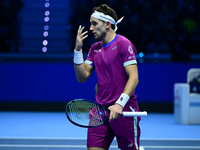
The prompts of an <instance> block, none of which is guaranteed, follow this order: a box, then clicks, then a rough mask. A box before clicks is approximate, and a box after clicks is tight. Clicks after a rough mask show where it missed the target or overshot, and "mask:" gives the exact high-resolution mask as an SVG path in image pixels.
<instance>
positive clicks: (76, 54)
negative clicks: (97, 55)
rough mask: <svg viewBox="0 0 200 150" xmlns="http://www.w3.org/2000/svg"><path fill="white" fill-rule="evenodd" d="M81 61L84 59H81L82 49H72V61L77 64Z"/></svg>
mask: <svg viewBox="0 0 200 150" xmlns="http://www.w3.org/2000/svg"><path fill="white" fill-rule="evenodd" d="M83 62H84V60H83V53H82V50H80V51H75V50H74V63H75V64H78V65H79V64H82V63H83Z"/></svg>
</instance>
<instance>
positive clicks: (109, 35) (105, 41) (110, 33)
mask: <svg viewBox="0 0 200 150" xmlns="http://www.w3.org/2000/svg"><path fill="white" fill-rule="evenodd" d="M115 36H116V33H115V32H114V31H113V30H110V31H108V32H107V34H106V36H105V38H104V39H103V40H102V41H103V45H106V44H108V43H109V42H111V41H112V40H113V39H114V38H115Z"/></svg>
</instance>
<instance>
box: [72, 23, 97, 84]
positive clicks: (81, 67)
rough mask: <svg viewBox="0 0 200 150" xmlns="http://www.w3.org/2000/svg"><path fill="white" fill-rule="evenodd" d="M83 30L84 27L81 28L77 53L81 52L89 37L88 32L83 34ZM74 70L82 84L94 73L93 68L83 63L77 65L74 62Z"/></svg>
mask: <svg viewBox="0 0 200 150" xmlns="http://www.w3.org/2000/svg"><path fill="white" fill-rule="evenodd" d="M83 30H84V27H81V26H79V29H78V31H77V37H76V44H75V51H77V52H81V48H82V46H83V40H84V39H85V38H87V37H88V35H87V33H88V31H85V32H83ZM81 53H82V52H81ZM74 70H75V73H76V78H77V80H78V81H79V82H81V83H82V82H85V81H86V80H87V79H88V78H89V76H90V75H91V74H92V72H93V71H94V69H93V67H92V66H90V65H88V64H85V63H83V62H82V63H80V64H76V62H74Z"/></svg>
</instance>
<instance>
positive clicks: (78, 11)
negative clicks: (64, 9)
mask: <svg viewBox="0 0 200 150" xmlns="http://www.w3.org/2000/svg"><path fill="white" fill-rule="evenodd" d="M102 3H105V4H107V5H109V6H110V7H111V8H113V9H114V10H115V11H116V13H117V16H118V18H121V17H122V16H124V19H123V21H122V22H121V23H120V24H119V25H118V31H117V33H118V34H121V35H124V36H126V37H127V38H128V39H129V40H130V41H131V42H132V43H133V44H134V45H135V47H136V48H137V50H138V52H143V53H162V54H172V56H173V59H174V60H185V61H187V60H190V57H189V54H200V1H199V0H123V1H121V0H71V5H72V8H73V13H72V18H71V24H72V27H73V30H72V32H71V34H72V38H73V39H75V38H76V32H77V28H78V26H79V25H80V24H81V25H84V26H85V27H86V30H89V27H90V22H89V19H90V15H91V12H92V9H93V7H95V6H99V5H100V4H102ZM94 42H95V41H94V39H93V36H89V40H85V42H84V52H85V53H87V52H88V50H89V47H90V46H91V44H93V43H94Z"/></svg>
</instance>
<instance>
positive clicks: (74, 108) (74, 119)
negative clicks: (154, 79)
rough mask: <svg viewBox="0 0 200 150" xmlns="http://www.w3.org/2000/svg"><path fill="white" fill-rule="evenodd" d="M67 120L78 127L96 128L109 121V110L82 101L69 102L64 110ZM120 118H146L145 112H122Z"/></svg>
mask: <svg viewBox="0 0 200 150" xmlns="http://www.w3.org/2000/svg"><path fill="white" fill-rule="evenodd" d="M65 111H66V115H67V118H68V119H69V121H70V122H71V123H73V124H74V125H77V126H79V127H85V128H90V127H97V126H100V125H102V124H103V123H105V122H107V121H108V120H109V113H110V110H109V109H107V108H105V107H103V106H102V105H100V104H98V103H96V102H93V101H89V100H84V99H75V100H73V101H70V102H69V103H68V104H67V105H66V108H65ZM122 116H147V112H146V111H144V112H123V113H122Z"/></svg>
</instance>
